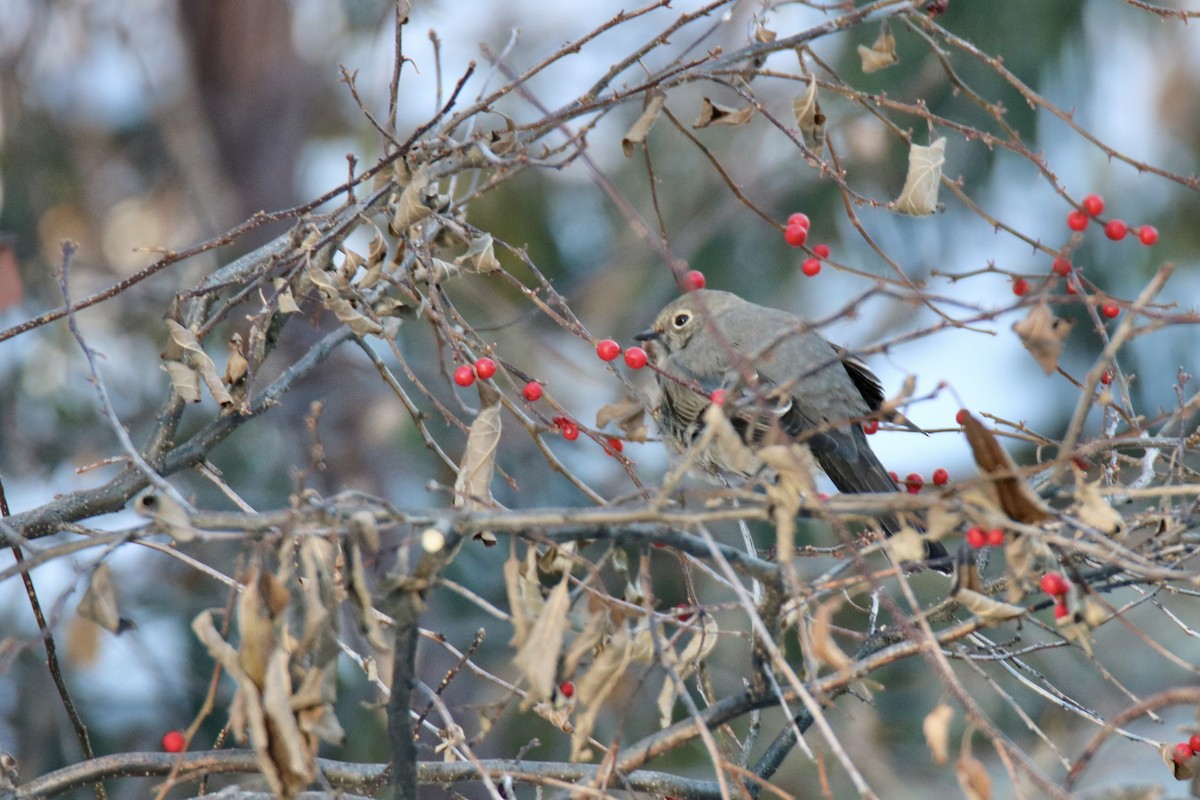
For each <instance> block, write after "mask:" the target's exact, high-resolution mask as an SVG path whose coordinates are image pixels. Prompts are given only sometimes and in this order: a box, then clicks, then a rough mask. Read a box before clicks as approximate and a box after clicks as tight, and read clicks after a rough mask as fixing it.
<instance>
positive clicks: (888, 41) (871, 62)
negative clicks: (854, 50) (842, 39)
mask: <svg viewBox="0 0 1200 800" xmlns="http://www.w3.org/2000/svg"><path fill="white" fill-rule="evenodd" d="M858 57H859V58H861V59H862V71H863V72H867V73H870V72H878V71H879V70H881V69H887V68H888V67H891V66H894V65H896V64H899V63H900V56H898V55H896V37H895V36H894V35H893V34H892V26H890V25H888V23H887V20H884V21H883V24H882V25H880V26H879V36H877V37H875V41H874V42H872V43H871V46H870V47H867V46H866V45H865V44H860V45H859V46H858Z"/></svg>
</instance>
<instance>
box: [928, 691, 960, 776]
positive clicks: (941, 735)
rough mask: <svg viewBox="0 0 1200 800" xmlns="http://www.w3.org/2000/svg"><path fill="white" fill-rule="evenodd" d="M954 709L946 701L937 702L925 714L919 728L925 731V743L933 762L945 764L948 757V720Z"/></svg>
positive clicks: (952, 715)
mask: <svg viewBox="0 0 1200 800" xmlns="http://www.w3.org/2000/svg"><path fill="white" fill-rule="evenodd" d="M952 719H954V709H953V708H951V707H950V705H949V704H947V703H938V704H937V706H935V707H934V709H933V711H930V712H929V713H928V714H926V715H925V721H924V722H923V723H921V730H923V731H924V732H925V743H926V744H927V745H929V752H930V753H931V754H932V757H933V763H935V764H945V763H946V762H947V761H948V760H949V758H950V720H952Z"/></svg>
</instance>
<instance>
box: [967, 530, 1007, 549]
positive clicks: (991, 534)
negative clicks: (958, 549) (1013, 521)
mask: <svg viewBox="0 0 1200 800" xmlns="http://www.w3.org/2000/svg"><path fill="white" fill-rule="evenodd" d="M967 544H969V545H970V546H971V547H974V548H975V549H976V550H979V549H980V548H983V547H1003V546H1004V531H1003V530H1001V529H1000V528H992V529H991V530H990V531H985V530H984V529H983V528H981V527H979V526H978V525H972V526H971V527H970V528H968V529H967Z"/></svg>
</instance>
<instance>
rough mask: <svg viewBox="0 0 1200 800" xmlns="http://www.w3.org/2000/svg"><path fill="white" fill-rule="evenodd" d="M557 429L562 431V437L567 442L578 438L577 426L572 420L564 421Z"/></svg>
mask: <svg viewBox="0 0 1200 800" xmlns="http://www.w3.org/2000/svg"><path fill="white" fill-rule="evenodd" d="M558 429H559V431H560V432H562V437H563V438H564V439H566V440H567V441H568V442H573V441H575V440H576V439H578V438H579V426H578V425H576V424H575V423H574V422H571V421H569V420H568V421H565V422H563V423H562V424H560V425H559V426H558Z"/></svg>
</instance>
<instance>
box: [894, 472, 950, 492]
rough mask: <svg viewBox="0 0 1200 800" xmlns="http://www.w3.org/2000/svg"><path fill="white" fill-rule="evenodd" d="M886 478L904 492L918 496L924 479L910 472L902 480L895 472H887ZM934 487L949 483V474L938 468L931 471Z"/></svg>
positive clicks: (923, 484) (916, 473)
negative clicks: (902, 488) (898, 485)
mask: <svg viewBox="0 0 1200 800" xmlns="http://www.w3.org/2000/svg"><path fill="white" fill-rule="evenodd" d="M888 476H889V477H890V478H891V479H892V480H893V481H895V482H896V483H898V484H900V485H901V486H903V487H904V490H905V491H906V492H908V493H909V494H920V493H921V489H922V488H923V487H924V486H925V479H924V478H923V477H921V473H919V472H910V473H908V474H907V475H905V476H904V480H900V476H899V475H898V474H896V473H895V472H889V473H888ZM931 478H932V480H933V485H934V486H945V485H946V484H947V483H949V481H950V473H949V472H947V471H946V470H945V469H943V468H942V467H938V468H937V469H935V470H934V471H933V475H932V476H931Z"/></svg>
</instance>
